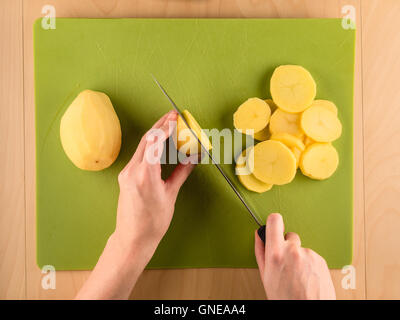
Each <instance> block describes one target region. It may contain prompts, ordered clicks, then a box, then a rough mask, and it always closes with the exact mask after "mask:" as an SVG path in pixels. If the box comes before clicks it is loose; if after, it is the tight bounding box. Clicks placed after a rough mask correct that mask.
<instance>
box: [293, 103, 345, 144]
mask: <svg viewBox="0 0 400 320" xmlns="http://www.w3.org/2000/svg"><path fill="white" fill-rule="evenodd" d="M300 124H301V128H302V129H303V131H304V132H305V134H306V135H307V136H308V137H310V138H311V139H313V140H315V141H317V142H331V141H334V140H336V139H337V138H339V137H340V135H341V134H342V124H341V123H340V121H339V119H338V118H337V116H336V115H335V114H334V113H333V112H332V111H329V110H327V109H326V108H325V107H321V106H312V107H310V108H308V109H307V110H306V111H304V112H303V114H302V116H301V120H300Z"/></svg>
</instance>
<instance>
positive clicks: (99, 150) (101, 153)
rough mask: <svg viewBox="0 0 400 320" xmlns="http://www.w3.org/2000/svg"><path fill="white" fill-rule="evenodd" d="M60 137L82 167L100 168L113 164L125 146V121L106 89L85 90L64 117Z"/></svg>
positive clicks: (72, 157)
mask: <svg viewBox="0 0 400 320" xmlns="http://www.w3.org/2000/svg"><path fill="white" fill-rule="evenodd" d="M60 138H61V144H62V147H63V149H64V151H65V153H66V155H67V156H68V158H69V159H70V160H71V161H72V163H73V164H74V165H75V166H77V167H78V168H79V169H82V170H89V171H99V170H103V169H105V168H108V167H109V166H111V165H112V164H113V163H114V161H115V160H116V159H117V157H118V155H119V151H120V148H121V125H120V122H119V119H118V116H117V114H116V113H115V110H114V107H113V105H112V103H111V100H110V98H109V97H108V96H107V95H106V94H105V93H103V92H98V91H92V90H84V91H82V92H81V93H80V94H79V95H78V96H77V97H76V98H75V99H74V101H72V103H71V105H70V106H69V107H68V109H67V110H66V111H65V113H64V115H63V116H62V118H61V123H60Z"/></svg>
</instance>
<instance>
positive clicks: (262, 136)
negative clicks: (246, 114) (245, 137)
mask: <svg viewBox="0 0 400 320" xmlns="http://www.w3.org/2000/svg"><path fill="white" fill-rule="evenodd" d="M269 135H270V134H269V130H268V127H265V128H264V129H262V130H261V131H258V132H256V133H255V134H254V139H256V140H258V141H264V140H267V139H268V138H269Z"/></svg>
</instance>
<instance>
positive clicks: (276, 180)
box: [248, 140, 296, 185]
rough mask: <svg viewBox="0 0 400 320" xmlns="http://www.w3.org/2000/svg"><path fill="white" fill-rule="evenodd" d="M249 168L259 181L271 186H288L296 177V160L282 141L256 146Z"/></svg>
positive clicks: (272, 141)
mask: <svg viewBox="0 0 400 320" xmlns="http://www.w3.org/2000/svg"><path fill="white" fill-rule="evenodd" d="M248 166H249V169H250V172H251V173H253V175H254V176H255V177H256V178H257V179H259V180H261V181H262V182H265V183H269V184H277V185H282V184H286V183H289V182H290V181H292V180H293V178H294V176H295V175H296V158H295V156H294V154H293V152H292V151H290V149H289V148H288V147H287V146H285V145H284V144H283V143H282V142H280V141H274V140H267V141H263V142H260V143H259V144H257V145H256V146H254V148H253V149H252V150H251V151H250V154H249V158H248Z"/></svg>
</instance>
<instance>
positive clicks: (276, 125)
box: [269, 109, 304, 138]
mask: <svg viewBox="0 0 400 320" xmlns="http://www.w3.org/2000/svg"><path fill="white" fill-rule="evenodd" d="M269 130H270V131H271V133H272V134H276V133H281V132H286V133H290V134H291V135H294V136H296V137H299V138H302V137H303V136H304V133H303V130H302V129H301V127H300V114H291V113H287V112H285V111H283V110H281V109H277V110H275V112H274V113H273V114H272V116H271V120H270V123H269Z"/></svg>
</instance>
